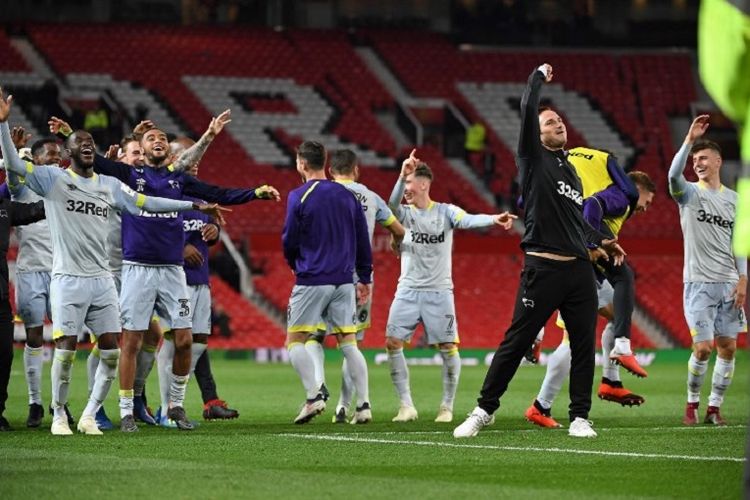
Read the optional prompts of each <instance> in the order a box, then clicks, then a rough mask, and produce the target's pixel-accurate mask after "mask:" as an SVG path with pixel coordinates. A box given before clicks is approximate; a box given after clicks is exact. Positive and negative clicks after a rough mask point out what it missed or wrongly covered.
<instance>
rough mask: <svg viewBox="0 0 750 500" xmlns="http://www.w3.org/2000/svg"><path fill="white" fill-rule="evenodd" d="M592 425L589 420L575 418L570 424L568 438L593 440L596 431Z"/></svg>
mask: <svg viewBox="0 0 750 500" xmlns="http://www.w3.org/2000/svg"><path fill="white" fill-rule="evenodd" d="M593 424H594V423H593V422H592V421H591V420H586V419H585V418H581V417H576V419H575V420H573V421H572V422H571V423H570V429H568V436H573V437H578V438H595V437H596V431H595V430H594V429H593V427H591V426H592V425H593Z"/></svg>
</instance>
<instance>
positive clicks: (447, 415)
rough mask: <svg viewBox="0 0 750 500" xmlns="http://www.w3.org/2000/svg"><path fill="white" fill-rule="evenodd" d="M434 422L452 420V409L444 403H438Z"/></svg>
mask: <svg viewBox="0 0 750 500" xmlns="http://www.w3.org/2000/svg"><path fill="white" fill-rule="evenodd" d="M435 422H440V423H448V422H453V409H452V408H449V407H447V406H446V405H440V409H439V410H438V414H437V417H435Z"/></svg>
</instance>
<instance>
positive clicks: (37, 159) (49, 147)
mask: <svg viewBox="0 0 750 500" xmlns="http://www.w3.org/2000/svg"><path fill="white" fill-rule="evenodd" d="M61 163H62V149H61V148H60V145H59V144H58V143H56V142H46V143H44V145H43V146H42V148H41V149H40V150H39V151H37V152H36V154H35V155H34V164H35V165H60V164H61Z"/></svg>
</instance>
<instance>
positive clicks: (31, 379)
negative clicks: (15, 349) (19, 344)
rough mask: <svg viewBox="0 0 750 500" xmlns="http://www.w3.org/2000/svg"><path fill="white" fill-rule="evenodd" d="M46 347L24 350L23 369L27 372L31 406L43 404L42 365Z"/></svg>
mask: <svg viewBox="0 0 750 500" xmlns="http://www.w3.org/2000/svg"><path fill="white" fill-rule="evenodd" d="M42 354H44V347H41V346H40V347H30V346H29V345H28V344H27V345H26V346H24V348H23V367H24V369H25V372H26V386H27V387H28V388H29V404H37V405H41V404H42V365H43V364H44V357H43V356H42Z"/></svg>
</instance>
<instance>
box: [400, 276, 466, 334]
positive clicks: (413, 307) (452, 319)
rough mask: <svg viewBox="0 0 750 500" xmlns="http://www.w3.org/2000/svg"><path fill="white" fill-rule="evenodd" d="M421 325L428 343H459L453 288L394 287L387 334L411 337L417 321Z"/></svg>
mask: <svg viewBox="0 0 750 500" xmlns="http://www.w3.org/2000/svg"><path fill="white" fill-rule="evenodd" d="M419 323H422V324H423V325H424V331H425V335H427V343H428V344H430V345H435V344H447V343H456V344H457V343H458V342H459V340H458V323H457V321H456V306H455V303H454V300H453V291H452V290H440V291H429V290H414V289H410V288H404V289H401V290H398V289H397V290H396V296H395V298H394V299H393V303H392V304H391V310H390V312H389V313H388V326H387V327H386V335H387V336H388V337H393V338H395V339H399V340H405V341H407V342H408V341H410V340H411V337H412V335H414V330H416V328H417V325H418V324H419Z"/></svg>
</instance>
